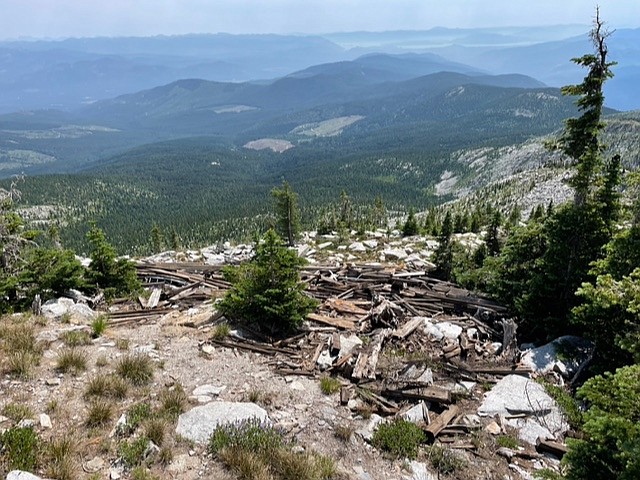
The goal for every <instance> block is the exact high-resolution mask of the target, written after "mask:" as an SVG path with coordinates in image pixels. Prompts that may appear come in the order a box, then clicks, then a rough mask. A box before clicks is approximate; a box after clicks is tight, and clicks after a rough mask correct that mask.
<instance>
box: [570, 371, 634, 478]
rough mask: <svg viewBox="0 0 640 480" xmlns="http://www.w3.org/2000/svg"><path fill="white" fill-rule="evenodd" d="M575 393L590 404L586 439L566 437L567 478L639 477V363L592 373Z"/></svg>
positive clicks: (585, 426) (585, 417)
mask: <svg viewBox="0 0 640 480" xmlns="http://www.w3.org/2000/svg"><path fill="white" fill-rule="evenodd" d="M578 396H579V397H580V398H582V399H583V400H584V401H586V403H587V405H589V409H588V410H587V411H586V412H585V414H584V427H583V428H584V433H585V434H586V436H587V439H586V440H573V439H568V440H567V443H568V445H569V452H568V453H567V454H566V455H565V457H564V461H565V462H566V463H567V464H568V466H569V472H568V474H567V478H568V479H569V480H582V479H585V478H594V479H595V478H615V479H618V480H632V479H637V478H640V365H633V366H629V367H624V368H620V369H618V370H617V371H616V372H615V374H612V373H607V374H605V375H603V376H597V377H594V378H592V379H590V380H589V381H587V382H586V383H585V384H584V385H583V386H582V388H580V389H579V390H578Z"/></svg>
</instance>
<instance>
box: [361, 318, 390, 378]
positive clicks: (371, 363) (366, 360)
mask: <svg viewBox="0 0 640 480" xmlns="http://www.w3.org/2000/svg"><path fill="white" fill-rule="evenodd" d="M389 336H391V329H390V328H383V329H381V330H378V331H377V332H376V333H375V334H374V335H373V337H372V338H371V343H370V344H369V345H367V350H366V353H365V352H363V353H365V354H361V355H360V356H359V357H358V360H357V361H356V366H355V367H354V369H353V378H356V379H362V378H370V379H374V378H376V367H377V366H378V356H379V355H380V351H381V350H382V345H383V343H384V341H385V340H386V339H387V338H388V337H389Z"/></svg>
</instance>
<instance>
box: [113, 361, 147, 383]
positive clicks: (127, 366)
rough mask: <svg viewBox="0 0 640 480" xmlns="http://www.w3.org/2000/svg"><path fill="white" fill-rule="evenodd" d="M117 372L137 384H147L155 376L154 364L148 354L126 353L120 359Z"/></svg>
mask: <svg viewBox="0 0 640 480" xmlns="http://www.w3.org/2000/svg"><path fill="white" fill-rule="evenodd" d="M116 373H117V374H118V375H119V376H120V377H121V378H123V379H125V380H128V381H129V382H131V383H132V384H133V385H135V386H142V385H147V384H148V383H150V382H151V379H152V378H153V364H152V362H151V359H150V358H149V357H148V356H146V355H141V354H131V355H125V356H124V357H122V358H121V359H120V360H118V363H117V364H116Z"/></svg>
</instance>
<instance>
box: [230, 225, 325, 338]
mask: <svg viewBox="0 0 640 480" xmlns="http://www.w3.org/2000/svg"><path fill="white" fill-rule="evenodd" d="M304 263H305V261H304V259H302V258H300V257H298V255H297V254H296V252H294V251H293V250H290V249H288V248H286V247H285V246H284V245H283V244H282V239H281V238H280V237H279V236H278V234H277V233H276V232H275V231H274V230H273V229H271V230H269V231H268V232H267V233H266V234H265V236H264V238H263V241H262V242H260V243H259V244H258V245H257V247H256V254H255V256H254V258H253V259H252V260H251V261H250V262H248V263H246V264H244V265H241V266H239V267H229V268H226V269H225V270H224V271H223V273H224V276H225V279H227V280H228V281H230V282H231V283H232V285H233V286H232V288H231V289H230V290H229V291H228V292H227V294H226V295H225V297H224V298H223V300H222V302H220V303H219V304H218V308H219V310H220V311H221V312H222V313H224V314H225V315H228V316H229V317H232V318H237V319H240V320H245V321H249V322H255V323H257V324H258V326H259V327H260V328H262V329H263V330H265V331H268V332H270V333H288V332H290V331H292V330H295V329H296V328H297V327H299V326H300V325H301V324H302V322H303V320H304V318H305V317H306V315H307V314H308V313H309V312H311V311H312V310H313V309H314V308H315V306H316V302H315V300H313V299H311V298H309V297H307V296H306V295H305V294H304V292H303V290H304V286H303V285H302V284H301V283H300V279H299V270H300V267H301V266H302V265H303V264H304Z"/></svg>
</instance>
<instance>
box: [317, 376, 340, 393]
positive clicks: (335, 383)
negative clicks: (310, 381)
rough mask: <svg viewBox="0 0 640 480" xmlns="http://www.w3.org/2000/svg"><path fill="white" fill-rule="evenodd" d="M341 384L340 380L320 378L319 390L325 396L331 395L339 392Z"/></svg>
mask: <svg viewBox="0 0 640 480" xmlns="http://www.w3.org/2000/svg"><path fill="white" fill-rule="evenodd" d="M340 387H342V384H341V383H340V380H338V379H337V378H334V377H322V378H321V379H320V390H321V391H322V393H324V394H325V395H332V394H334V393H337V392H339V391H340Z"/></svg>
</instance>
